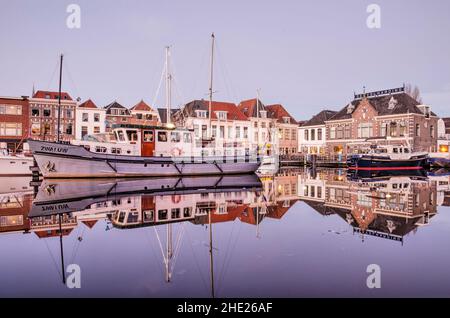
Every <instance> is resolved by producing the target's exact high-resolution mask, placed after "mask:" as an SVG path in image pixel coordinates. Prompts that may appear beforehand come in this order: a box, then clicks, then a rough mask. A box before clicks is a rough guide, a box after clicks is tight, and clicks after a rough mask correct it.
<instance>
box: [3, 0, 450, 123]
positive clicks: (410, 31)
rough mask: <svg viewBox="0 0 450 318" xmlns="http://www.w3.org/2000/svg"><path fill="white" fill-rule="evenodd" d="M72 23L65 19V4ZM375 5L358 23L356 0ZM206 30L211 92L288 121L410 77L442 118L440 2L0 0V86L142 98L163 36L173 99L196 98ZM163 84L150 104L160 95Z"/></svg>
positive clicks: (445, 66) (100, 98) (151, 89)
mask: <svg viewBox="0 0 450 318" xmlns="http://www.w3.org/2000/svg"><path fill="white" fill-rule="evenodd" d="M71 3H75V4H78V5H79V6H80V8H81V28H80V29H69V28H68V27H67V26H66V19H67V17H68V16H69V13H67V12H66V8H67V6H68V5H69V4H71ZM371 3H376V4H378V5H379V6H380V8H381V28H380V29H369V28H368V27H367V25H366V19H367V17H368V16H369V13H367V12H366V9H367V6H368V5H369V4H371ZM213 31H214V32H215V34H216V39H217V55H216V60H217V63H216V64H215V85H214V90H215V91H216V94H215V98H214V99H215V100H223V101H232V102H235V103H238V102H239V101H240V100H243V99H249V98H253V97H255V95H256V90H257V89H258V88H259V89H260V90H261V99H262V101H263V102H264V103H265V104H273V103H281V104H283V105H284V106H285V107H286V108H287V109H288V110H289V111H290V112H291V113H292V115H293V116H294V117H296V118H297V119H299V120H301V119H308V118H309V117H310V116H311V115H313V114H315V113H317V112H319V111H320V110H322V109H324V108H328V109H336V110H337V109H340V108H341V107H343V106H344V105H346V104H348V102H349V101H350V100H351V99H352V98H353V92H354V91H357V92H360V91H362V87H363V86H366V87H367V90H379V89H386V88H391V87H398V86H401V85H402V84H403V83H404V82H410V83H413V84H416V85H418V86H419V87H420V89H421V91H422V96H423V99H424V102H425V103H427V104H430V105H431V106H432V109H433V110H434V111H435V112H437V113H438V115H440V116H450V110H449V107H450V1H448V0H433V1H424V0H422V1H418V0H412V1H411V0H370V1H365V0H341V1H333V0H328V1H326V0H319V1H312V0H310V1H298V0H291V1H283V0H280V1H261V0H260V1H256V0H241V1H223V0H222V1H214V0H209V1H197V0H190V1H183V0H179V1H174V0H164V1H162V0H159V1H156V0H154V1H144V0H142V1H138V0H126V1H125V0H117V1H104V0H89V1H87V0H86V1H85V0H71V1H65V0H60V1H51V0H40V1H36V0H34V1H31V0H28V1H25V0H18V1H10V0H0V41H1V43H2V44H1V49H0V95H3V96H4V95H7V96H11V95H30V94H31V91H32V86H33V83H34V85H35V87H36V89H43V90H47V89H50V90H57V89H58V76H57V71H56V66H57V62H58V56H59V54H60V53H61V52H62V53H64V54H65V61H66V63H65V66H66V67H65V69H64V72H65V74H64V80H63V90H65V91H68V92H69V93H70V94H71V95H72V96H73V97H81V99H82V100H85V99H87V98H92V99H93V100H94V102H95V103H96V104H97V105H98V106H104V105H106V104H108V103H110V102H111V101H114V100H117V101H118V102H119V103H121V104H123V105H124V106H127V107H131V106H133V105H134V104H136V103H137V102H138V101H139V100H141V99H142V98H143V99H145V100H146V101H147V102H148V103H152V101H153V99H154V96H155V94H156V91H157V88H158V83H159V80H160V76H161V71H162V68H163V63H164V47H165V46H166V45H171V46H172V60H173V64H174V77H175V83H174V93H173V94H174V97H173V100H174V104H176V105H179V104H181V103H185V102H188V101H190V100H192V99H201V98H207V95H206V94H207V92H208V72H209V70H208V63H209V49H210V34H211V32H213ZM163 89H164V87H161V92H160V94H159V98H158V99H157V102H156V105H153V106H156V107H162V106H163V105H164V99H163V97H164V96H163V94H162V93H163Z"/></svg>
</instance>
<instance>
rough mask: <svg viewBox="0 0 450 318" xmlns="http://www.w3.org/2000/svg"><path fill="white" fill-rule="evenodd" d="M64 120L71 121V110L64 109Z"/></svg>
mask: <svg viewBox="0 0 450 318" xmlns="http://www.w3.org/2000/svg"><path fill="white" fill-rule="evenodd" d="M66 118H67V119H71V118H72V110H71V109H66Z"/></svg>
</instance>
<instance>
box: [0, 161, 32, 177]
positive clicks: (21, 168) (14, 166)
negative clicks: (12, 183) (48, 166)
mask: <svg viewBox="0 0 450 318" xmlns="http://www.w3.org/2000/svg"><path fill="white" fill-rule="evenodd" d="M32 166H33V158H32V157H20V156H0V175H1V176H27V175H30V176H31V170H30V167H32Z"/></svg>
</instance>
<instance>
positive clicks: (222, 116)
mask: <svg viewBox="0 0 450 318" xmlns="http://www.w3.org/2000/svg"><path fill="white" fill-rule="evenodd" d="M216 114H217V118H219V120H227V112H216Z"/></svg>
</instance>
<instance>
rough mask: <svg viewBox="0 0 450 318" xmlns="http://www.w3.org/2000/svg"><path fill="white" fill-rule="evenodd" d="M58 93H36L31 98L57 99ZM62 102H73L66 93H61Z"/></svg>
mask: <svg viewBox="0 0 450 318" xmlns="http://www.w3.org/2000/svg"><path fill="white" fill-rule="evenodd" d="M58 95H59V93H58V92H50V91H37V92H36V93H34V95H33V98H46V99H58ZM61 99H62V100H73V99H72V97H70V95H69V94H68V93H66V92H61Z"/></svg>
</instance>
